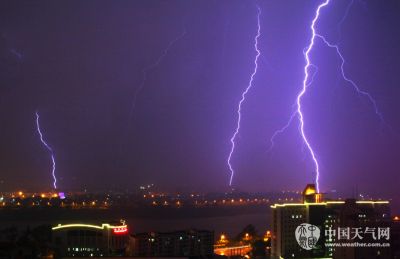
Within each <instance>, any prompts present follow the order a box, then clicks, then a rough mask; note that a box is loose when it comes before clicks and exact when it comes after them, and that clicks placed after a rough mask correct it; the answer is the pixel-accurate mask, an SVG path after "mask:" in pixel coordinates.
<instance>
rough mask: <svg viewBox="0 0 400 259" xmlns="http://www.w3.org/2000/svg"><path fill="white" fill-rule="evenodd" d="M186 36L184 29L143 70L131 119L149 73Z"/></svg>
mask: <svg viewBox="0 0 400 259" xmlns="http://www.w3.org/2000/svg"><path fill="white" fill-rule="evenodd" d="M185 35H186V29H185V28H184V29H183V32H182V33H181V34H180V35H179V36H178V37H176V38H175V39H173V40H172V41H170V42H169V43H168V45H167V47H166V48H165V49H164V51H163V52H162V54H161V55H160V56H159V57H158V58H157V59H156V60H155V61H154V63H152V64H150V65H149V66H147V67H145V68H144V69H142V81H141V82H140V84H139V86H138V88H137V89H136V91H135V94H134V96H133V99H132V104H131V109H130V113H129V119H130V118H132V115H133V111H134V110H135V107H136V101H137V97H138V96H139V94H140V92H141V91H142V90H143V88H144V86H145V84H146V80H147V74H148V72H149V71H151V70H153V69H155V68H156V67H158V66H159V65H160V63H161V62H162V61H163V59H164V58H165V56H166V55H167V54H168V52H169V51H170V49H171V48H172V46H173V45H174V44H175V43H176V42H177V41H179V40H180V39H182V38H183V37H184V36H185Z"/></svg>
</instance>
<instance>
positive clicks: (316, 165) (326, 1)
mask: <svg viewBox="0 0 400 259" xmlns="http://www.w3.org/2000/svg"><path fill="white" fill-rule="evenodd" d="M353 1H354V0H351V2H350V4H349V5H348V6H347V8H346V11H345V15H344V17H343V18H342V20H341V21H340V22H339V26H338V28H339V32H340V26H341V24H342V23H343V21H344V20H345V19H346V17H347V15H348V12H349V10H350V8H351V6H352V4H353ZM329 2H330V0H324V1H323V2H322V3H321V4H320V5H318V7H317V9H316V12H315V16H314V18H313V20H312V22H311V27H310V29H311V32H312V35H311V39H310V43H309V45H308V46H307V48H306V49H305V51H304V59H305V61H306V64H305V66H304V80H303V84H302V88H301V91H300V92H299V94H298V95H297V98H296V106H297V109H296V111H295V112H293V113H292V114H291V116H290V118H289V120H288V122H287V123H286V124H285V125H284V126H283V127H282V128H281V129H278V130H277V131H275V132H274V134H273V135H272V137H271V140H270V141H271V146H270V148H269V150H271V149H272V148H273V146H274V139H275V137H276V136H278V135H279V134H281V133H283V132H284V131H285V130H286V129H287V128H288V127H289V126H290V124H291V123H292V121H293V118H294V117H295V115H297V118H298V119H299V124H300V125H299V131H300V134H301V136H302V139H303V142H304V144H305V145H306V147H307V149H308V150H309V152H310V155H311V157H312V160H313V163H314V170H315V174H316V176H315V184H316V188H317V191H318V192H319V178H320V171H319V163H318V160H317V156H316V154H315V152H314V150H313V148H312V146H311V144H310V142H309V140H308V138H307V136H306V134H305V131H304V125H305V122H304V115H303V113H302V109H301V108H302V107H301V100H302V97H303V96H304V95H305V93H306V91H307V88H308V86H310V85H311V84H312V81H313V77H314V76H315V74H316V72H315V73H314V74H313V75H312V76H311V79H310V71H309V70H310V68H311V67H315V68H317V67H316V66H315V65H313V64H312V63H311V61H310V56H309V54H310V52H311V50H312V49H313V47H314V43H315V40H316V39H320V40H322V42H323V43H324V44H325V45H326V46H328V47H330V48H333V49H335V51H336V53H337V55H338V57H339V58H340V60H341V64H340V74H341V76H342V78H343V79H344V80H345V81H346V82H347V83H348V84H350V85H351V86H352V87H353V88H354V90H355V91H357V93H358V94H359V95H362V96H365V97H366V98H367V99H368V100H369V102H370V103H371V104H372V105H373V107H374V110H375V114H376V115H377V116H378V117H379V118H380V120H381V122H383V123H385V121H384V119H383V116H382V114H381V112H380V111H379V109H378V107H377V104H376V101H375V100H374V98H373V97H372V96H371V94H369V93H368V92H366V91H363V90H361V89H360V88H359V87H358V85H357V84H356V83H355V82H354V81H353V80H352V79H350V78H349V77H347V76H346V73H345V71H344V65H345V59H344V57H343V55H342V53H341V51H340V49H339V46H338V45H337V44H332V43H330V42H329V41H328V40H327V39H326V38H325V37H324V36H322V35H321V34H319V33H317V31H316V29H315V24H316V22H317V21H318V19H319V16H320V11H321V9H322V8H323V7H325V6H327V5H328V4H329Z"/></svg>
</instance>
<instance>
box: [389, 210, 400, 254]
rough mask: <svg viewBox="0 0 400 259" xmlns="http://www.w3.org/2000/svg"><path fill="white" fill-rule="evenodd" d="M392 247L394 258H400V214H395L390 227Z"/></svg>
mask: <svg viewBox="0 0 400 259" xmlns="http://www.w3.org/2000/svg"><path fill="white" fill-rule="evenodd" d="M390 249H391V250H392V258H393V259H400V216H394V217H393V220H392V225H391V227H390Z"/></svg>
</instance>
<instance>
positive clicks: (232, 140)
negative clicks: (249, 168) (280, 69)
mask: <svg viewBox="0 0 400 259" xmlns="http://www.w3.org/2000/svg"><path fill="white" fill-rule="evenodd" d="M260 15H261V9H260V7H259V6H257V34H256V36H255V37H254V49H255V51H256V53H257V54H256V56H255V59H254V70H253V72H252V73H251V76H250V80H249V83H248V85H247V87H246V89H245V90H244V92H243V93H242V98H241V99H240V101H239V104H238V108H237V115H238V117H237V121H236V128H235V132H234V133H233V136H232V138H231V139H230V141H231V149H230V152H229V155H228V160H227V163H228V167H229V171H230V174H231V175H230V179H229V185H230V186H232V180H233V176H234V174H235V171H234V169H233V167H232V164H231V160H232V154H233V152H234V151H235V140H236V137H237V135H238V133H239V131H240V122H241V117H242V114H241V111H242V104H243V102H244V100H245V99H246V95H247V93H248V92H249V91H250V89H251V88H252V87H253V81H254V76H255V75H256V74H257V69H258V63H257V62H258V58H259V56H260V55H261V52H260V50H259V49H258V38H259V37H260V35H261V33H260V30H261V28H260V27H261V26H260Z"/></svg>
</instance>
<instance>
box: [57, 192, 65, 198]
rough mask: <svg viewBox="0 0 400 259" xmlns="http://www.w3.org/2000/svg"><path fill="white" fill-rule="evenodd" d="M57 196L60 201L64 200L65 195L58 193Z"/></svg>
mask: <svg viewBox="0 0 400 259" xmlns="http://www.w3.org/2000/svg"><path fill="white" fill-rule="evenodd" d="M58 196H59V197H60V199H61V200H64V199H65V193H63V192H59V193H58Z"/></svg>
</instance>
